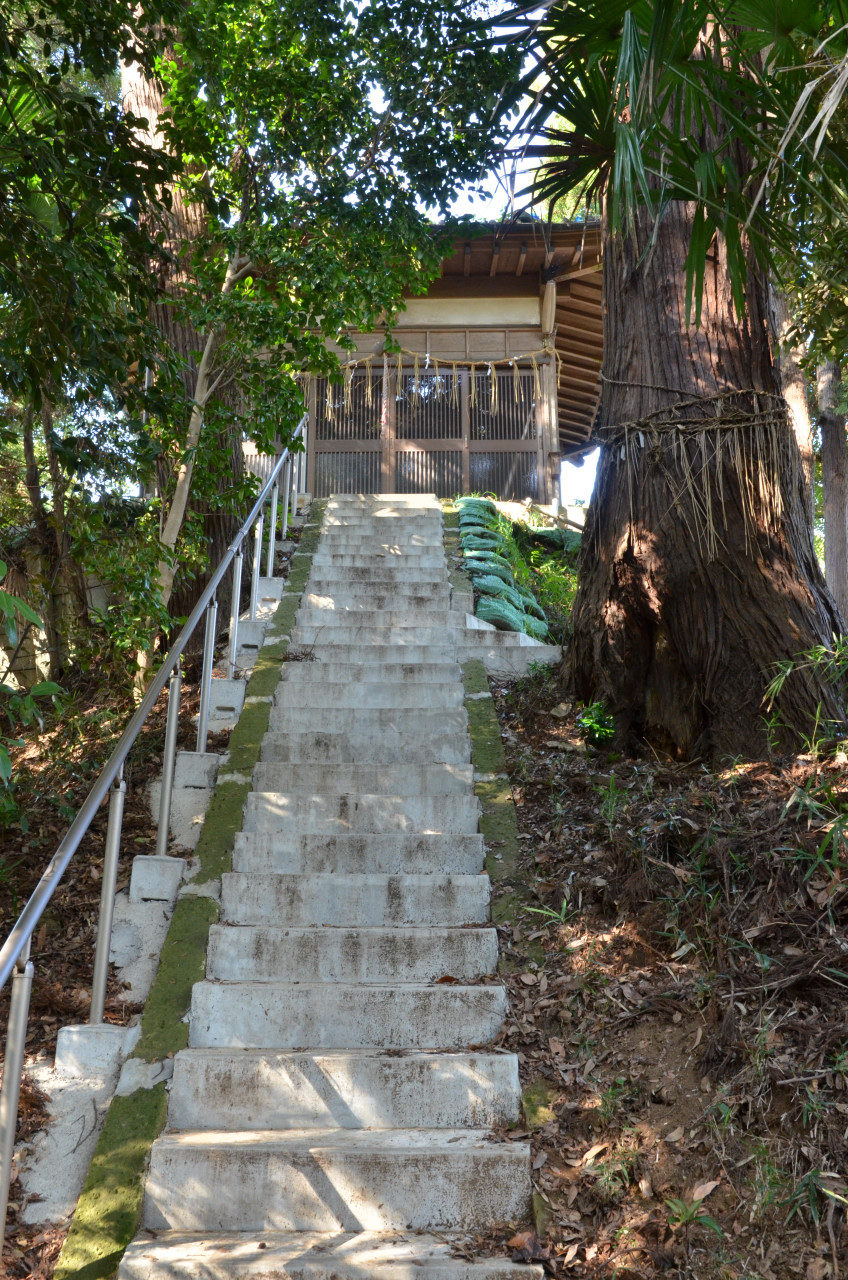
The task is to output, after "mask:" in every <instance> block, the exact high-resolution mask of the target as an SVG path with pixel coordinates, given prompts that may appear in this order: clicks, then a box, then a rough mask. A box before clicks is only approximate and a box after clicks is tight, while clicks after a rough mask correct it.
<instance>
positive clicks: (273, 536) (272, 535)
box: [265, 484, 280, 578]
mask: <svg viewBox="0 0 848 1280" xmlns="http://www.w3.org/2000/svg"><path fill="white" fill-rule="evenodd" d="M279 489H280V486H279V484H275V485H274V487H273V489H272V490H271V513H270V515H269V517H268V561H267V564H266V566H265V577H266V578H273V576H274V553H275V551H276V550H277V497H278V494H279Z"/></svg>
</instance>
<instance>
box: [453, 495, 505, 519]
mask: <svg viewBox="0 0 848 1280" xmlns="http://www.w3.org/2000/svg"><path fill="white" fill-rule="evenodd" d="M456 505H457V506H458V507H459V511H460V519H462V516H463V514H464V513H465V512H476V513H477V514H479V515H485V516H486V517H492V516H494V517H495V518H497V516H498V509H497V507H496V506H495V504H494V502H490V501H489V499H488V498H471V497H469V498H457V500H456Z"/></svg>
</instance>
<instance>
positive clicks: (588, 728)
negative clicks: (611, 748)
mask: <svg viewBox="0 0 848 1280" xmlns="http://www.w3.org/2000/svg"><path fill="white" fill-rule="evenodd" d="M577 726H578V728H579V730H580V734H581V736H582V737H584V738H585V739H586V741H587V742H588V743H590V744H591V745H592V746H593V747H602V746H604V745H605V744H606V743H608V742H611V741H612V739H613V737H614V736H615V724H614V722H613V718H612V716H611V715H610V713H609V712H608V711H607V709H606V707H605V706H604V704H603V703H602V702H592V703H590V704H589V706H588V707H584V709H583V710H582V711H581V712H580V715H579V716H578V717H577Z"/></svg>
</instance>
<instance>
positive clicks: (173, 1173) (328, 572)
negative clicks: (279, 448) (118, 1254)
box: [119, 495, 541, 1280]
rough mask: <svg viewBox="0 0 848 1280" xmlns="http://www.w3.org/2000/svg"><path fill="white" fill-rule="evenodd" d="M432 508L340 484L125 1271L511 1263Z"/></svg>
mask: <svg viewBox="0 0 848 1280" xmlns="http://www.w3.org/2000/svg"><path fill="white" fill-rule="evenodd" d="M450 622H451V618H450V615H449V586H448V578H447V571H446V563H445V556H444V551H443V547H442V517H441V512H440V509H439V506H438V504H437V502H436V501H435V499H433V498H431V497H426V496H425V497H422V496H419V495H416V496H409V497H406V496H400V497H381V498H363V497H353V496H350V497H346V496H345V497H337V498H335V499H332V500H331V501H330V503H329V504H328V507H327V511H326V514H325V517H324V526H323V532H322V537H321V541H320V544H319V547H318V550H317V552H316V554H315V557H314V560H313V566H312V571H311V577H310V580H309V585H308V589H307V592H306V593H305V594H304V597H303V599H302V603H301V608H300V612H299V614H298V618H297V625H296V628H295V632H294V634H293V635H292V651H293V653H294V654H295V655H297V656H300V657H302V658H303V659H304V660H303V661H300V662H289V663H286V664H285V667H284V669H283V674H282V679H281V681H280V684H279V687H278V690H277V693H276V696H275V699H274V705H273V708H272V711H271V719H270V727H269V731H268V733H267V735H266V737H265V739H264V743H263V748H262V759H261V762H260V763H259V764H258V765H257V767H256V770H255V773H254V777H253V786H254V789H253V792H252V793H251V795H250V796H249V799H248V803H247V806H246V809H245V815H244V826H243V830H242V832H241V834H240V835H239V836H238V837H237V844H236V849H235V854H234V870H233V871H232V872H231V873H229V874H227V875H225V876H224V877H223V883H222V886H221V923H219V924H218V925H215V926H213V928H212V931H211V936H210V941H209V952H208V962H207V975H206V980H205V981H203V982H200V983H198V984H197V985H196V987H195V989H194V994H193V999H192V1007H191V1015H190V1026H189V1045H190V1047H189V1048H188V1049H187V1050H185V1051H184V1052H181V1053H179V1054H178V1055H177V1057H176V1059H175V1062H174V1074H173V1081H172V1086H171V1094H170V1104H169V1119H168V1128H167V1131H166V1132H165V1133H164V1134H163V1136H162V1137H160V1138H159V1139H158V1141H157V1142H156V1143H155V1145H154V1147H153V1152H152V1158H151V1164H150V1169H149V1173H148V1177H147V1183H146V1188H145V1196H144V1209H143V1226H144V1228H145V1230H144V1231H143V1232H142V1234H141V1235H140V1236H139V1237H137V1239H136V1240H135V1241H134V1242H133V1243H132V1244H131V1246H130V1248H129V1249H128V1251H127V1253H126V1255H125V1257H124V1260H123V1263H122V1264H121V1269H120V1273H119V1274H120V1276H121V1277H122V1280H166V1278H167V1280H176V1277H200V1278H202V1280H259V1278H260V1277H261V1280H271V1278H272V1277H294V1278H298V1277H299V1278H301V1280H367V1278H369V1277H379V1278H381V1280H412V1277H418V1278H419V1280H471V1278H472V1277H479V1278H480V1280H509V1278H510V1277H511V1278H512V1280H530V1278H531V1277H533V1278H534V1280H535V1278H536V1277H539V1276H540V1275H541V1271H540V1269H539V1268H537V1267H533V1266H524V1265H519V1264H514V1263H511V1262H509V1261H508V1260H505V1259H481V1260H478V1261H475V1262H468V1261H465V1260H462V1259H460V1258H455V1257H453V1256H452V1253H451V1237H452V1235H453V1234H455V1233H460V1234H462V1233H465V1232H468V1231H474V1232H477V1231H483V1230H485V1229H486V1228H487V1227H488V1226H490V1225H492V1224H497V1223H504V1222H512V1221H515V1220H516V1219H519V1218H521V1217H523V1216H524V1215H525V1213H526V1212H527V1210H528V1208H529V1200H530V1164H529V1150H528V1147H527V1145H526V1144H524V1143H510V1142H504V1141H493V1140H492V1138H491V1136H490V1130H491V1128H492V1127H493V1126H499V1125H505V1124H510V1123H513V1122H515V1121H517V1119H518V1117H519V1102H520V1095H519V1086H518V1070H517V1063H516V1059H515V1058H514V1056H513V1055H511V1054H506V1053H500V1052H497V1051H492V1050H491V1049H487V1048H486V1046H487V1045H490V1044H491V1043H492V1041H493V1040H494V1038H495V1037H496V1035H497V1033H498V1031H499V1029H500V1026H501V1024H502V1021H503V1018H504V1016H505V1013H506V996H505V993H504V990H503V988H502V986H501V985H500V984H499V983H498V982H497V981H496V979H495V977H494V974H495V968H496V964H497V954H498V947H497V936H496V933H495V930H494V929H493V928H491V927H490V926H489V925H488V924H487V920H488V903H489V881H488V877H487V876H486V875H484V874H482V868H483V864H484V852H483V844H482V837H481V836H480V835H479V834H478V833H477V825H478V813H479V803H478V801H477V799H476V797H475V795H474V788H473V770H472V768H471V765H470V763H469V761H470V747H469V740H468V733H467V719H466V713H465V710H464V708H463V690H462V681H461V674H460V669H459V666H458V665H457V663H456V660H455V659H456V654H455V650H454V648H453V645H452V641H451V628H450V625H449V624H450Z"/></svg>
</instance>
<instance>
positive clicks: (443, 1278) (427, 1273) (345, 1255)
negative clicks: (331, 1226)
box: [118, 1231, 544, 1280]
mask: <svg viewBox="0 0 848 1280" xmlns="http://www.w3.org/2000/svg"><path fill="white" fill-rule="evenodd" d="M455 1243H456V1244H457V1245H459V1244H461V1243H462V1237H457V1239H456V1242H455ZM451 1250H452V1242H451V1240H450V1238H449V1237H447V1236H445V1235H444V1234H440V1235H439V1236H438V1237H436V1236H426V1235H421V1234H415V1235H411V1236H402V1235H398V1234H392V1235H386V1234H384V1233H383V1232H378V1233H372V1232H368V1231H360V1232H356V1233H339V1232H332V1233H331V1234H329V1235H327V1234H318V1233H314V1232H309V1233H307V1232H276V1231H265V1232H263V1233H262V1237H261V1239H259V1238H258V1237H257V1236H256V1234H255V1233H253V1234H245V1235H241V1234H238V1233H234V1234H230V1235H196V1234H195V1235H190V1234H186V1233H184V1232H179V1231H175V1232H172V1231H167V1232H162V1233H161V1234H157V1235H156V1236H139V1237H137V1238H136V1239H135V1240H134V1241H133V1242H132V1244H131V1245H130V1246H129V1248H128V1249H127V1251H126V1253H125V1254H124V1257H123V1261H122V1262H121V1265H120V1268H119V1271H118V1278H119V1280H186V1277H189V1276H191V1277H192V1280H543V1276H544V1272H543V1270H542V1268H541V1267H539V1266H534V1265H531V1264H529V1263H528V1264H523V1263H516V1262H511V1261H510V1260H509V1258H505V1257H504V1258H481V1259H477V1260H476V1261H474V1262H470V1261H468V1260H467V1259H466V1258H465V1257H452V1256H451ZM457 1252H459V1250H457Z"/></svg>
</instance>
